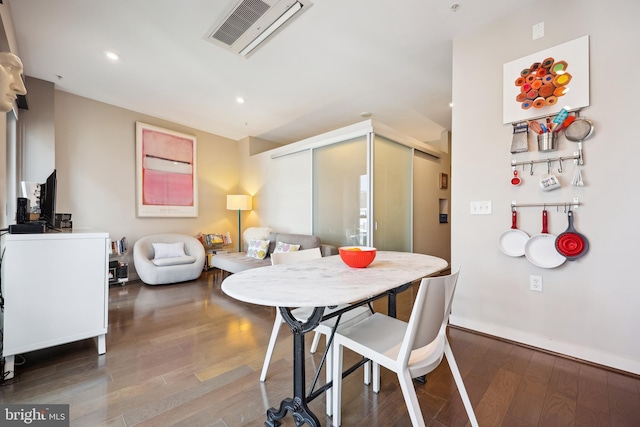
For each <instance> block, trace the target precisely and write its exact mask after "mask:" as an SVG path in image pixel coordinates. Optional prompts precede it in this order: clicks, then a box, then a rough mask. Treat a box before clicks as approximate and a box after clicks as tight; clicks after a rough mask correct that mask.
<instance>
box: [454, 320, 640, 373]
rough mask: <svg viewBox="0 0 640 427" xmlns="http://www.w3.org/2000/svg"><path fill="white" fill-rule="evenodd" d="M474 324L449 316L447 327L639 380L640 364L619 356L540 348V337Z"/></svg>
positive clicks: (572, 348) (578, 349)
mask: <svg viewBox="0 0 640 427" xmlns="http://www.w3.org/2000/svg"><path fill="white" fill-rule="evenodd" d="M481 326H482V325H478V324H476V323H475V322H470V321H466V320H463V319H460V318H455V317H454V316H451V320H450V322H449V327H451V328H454V329H459V330H463V331H466V332H469V333H473V334H476V335H482V336H486V337H489V338H493V339H496V340H500V341H503V342H507V343H510V344H513V345H518V346H520V347H524V348H529V349H532V350H536V351H541V352H543V353H547V354H551V355H553V356H557V357H562V358H565V359H568V360H574V361H576V362H580V363H584V364H587V365H590V366H594V367H598V368H601V369H605V370H608V371H611V372H615V373H618V374H622V375H626V376H629V377H632V378H636V379H639V380H640V363H638V362H636V361H632V360H629V359H624V358H621V357H619V356H614V355H610V354H605V353H601V352H597V351H593V350H590V351H585V350H584V349H583V348H581V347H576V346H571V345H568V344H558V343H556V345H557V347H562V350H565V351H562V350H559V349H553V348H546V347H542V346H541V345H540V344H539V343H540V342H541V341H542V339H541V338H540V337H531V336H528V335H526V334H522V333H520V332H517V331H515V332H514V331H512V334H511V335H517V338H515V337H514V336H512V337H509V336H508V335H509V334H508V333H505V334H504V335H498V333H497V332H498V331H490V330H491V328H486V327H481ZM500 332H505V331H500ZM581 352H585V353H589V356H590V357H589V358H586V357H580V356H578V355H579V354H581Z"/></svg>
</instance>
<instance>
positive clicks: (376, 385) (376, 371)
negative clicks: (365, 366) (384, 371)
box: [371, 362, 380, 393]
mask: <svg viewBox="0 0 640 427" xmlns="http://www.w3.org/2000/svg"><path fill="white" fill-rule="evenodd" d="M371 370H373V392H374V393H379V392H380V364H378V363H376V362H371Z"/></svg>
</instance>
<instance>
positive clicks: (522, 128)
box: [511, 123, 529, 154]
mask: <svg viewBox="0 0 640 427" xmlns="http://www.w3.org/2000/svg"><path fill="white" fill-rule="evenodd" d="M528 136H529V125H528V124H526V123H521V124H519V125H517V126H516V125H515V124H514V125H513V137H512V138H511V153H513V154H515V153H524V152H526V151H529V138H528Z"/></svg>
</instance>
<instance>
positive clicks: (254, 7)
mask: <svg viewBox="0 0 640 427" xmlns="http://www.w3.org/2000/svg"><path fill="white" fill-rule="evenodd" d="M310 6H311V2H309V1H307V0H298V1H295V0H241V1H240V2H238V3H235V4H234V5H232V6H231V8H230V9H229V10H228V11H227V13H225V14H224V15H223V18H222V19H221V20H220V21H219V22H218V23H216V24H215V25H214V26H213V27H211V28H210V29H209V31H207V33H206V34H205V39H206V40H208V41H210V42H211V43H214V44H216V45H218V46H221V47H223V48H225V49H227V50H229V51H231V52H234V53H237V54H239V55H241V56H247V55H249V54H250V53H252V52H253V51H254V50H255V49H256V48H257V47H258V46H260V45H261V44H262V43H263V42H264V41H265V40H266V39H267V38H269V36H271V35H272V34H273V33H274V32H276V31H277V30H278V29H279V28H282V27H283V26H284V25H286V24H288V23H289V22H291V21H292V20H293V18H294V17H296V16H299V15H300V14H301V13H302V12H304V11H305V10H306V9H308V8H309V7H310Z"/></svg>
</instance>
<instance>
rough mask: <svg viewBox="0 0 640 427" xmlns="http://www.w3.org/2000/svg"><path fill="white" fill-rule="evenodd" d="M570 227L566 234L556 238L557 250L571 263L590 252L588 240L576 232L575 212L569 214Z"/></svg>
mask: <svg viewBox="0 0 640 427" xmlns="http://www.w3.org/2000/svg"><path fill="white" fill-rule="evenodd" d="M567 217H568V221H569V226H568V227H567V230H566V231H565V232H564V233H560V235H558V237H556V250H557V251H558V253H559V254H560V255H562V256H564V257H566V258H567V259H568V260H569V261H575V260H576V259H578V258H580V257H581V256H583V255H584V254H586V253H587V251H588V250H589V241H588V240H587V238H586V237H585V236H584V235H583V234H581V233H578V232H577V231H576V229H575V228H574V226H573V211H571V210H569V212H568V213H567Z"/></svg>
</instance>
